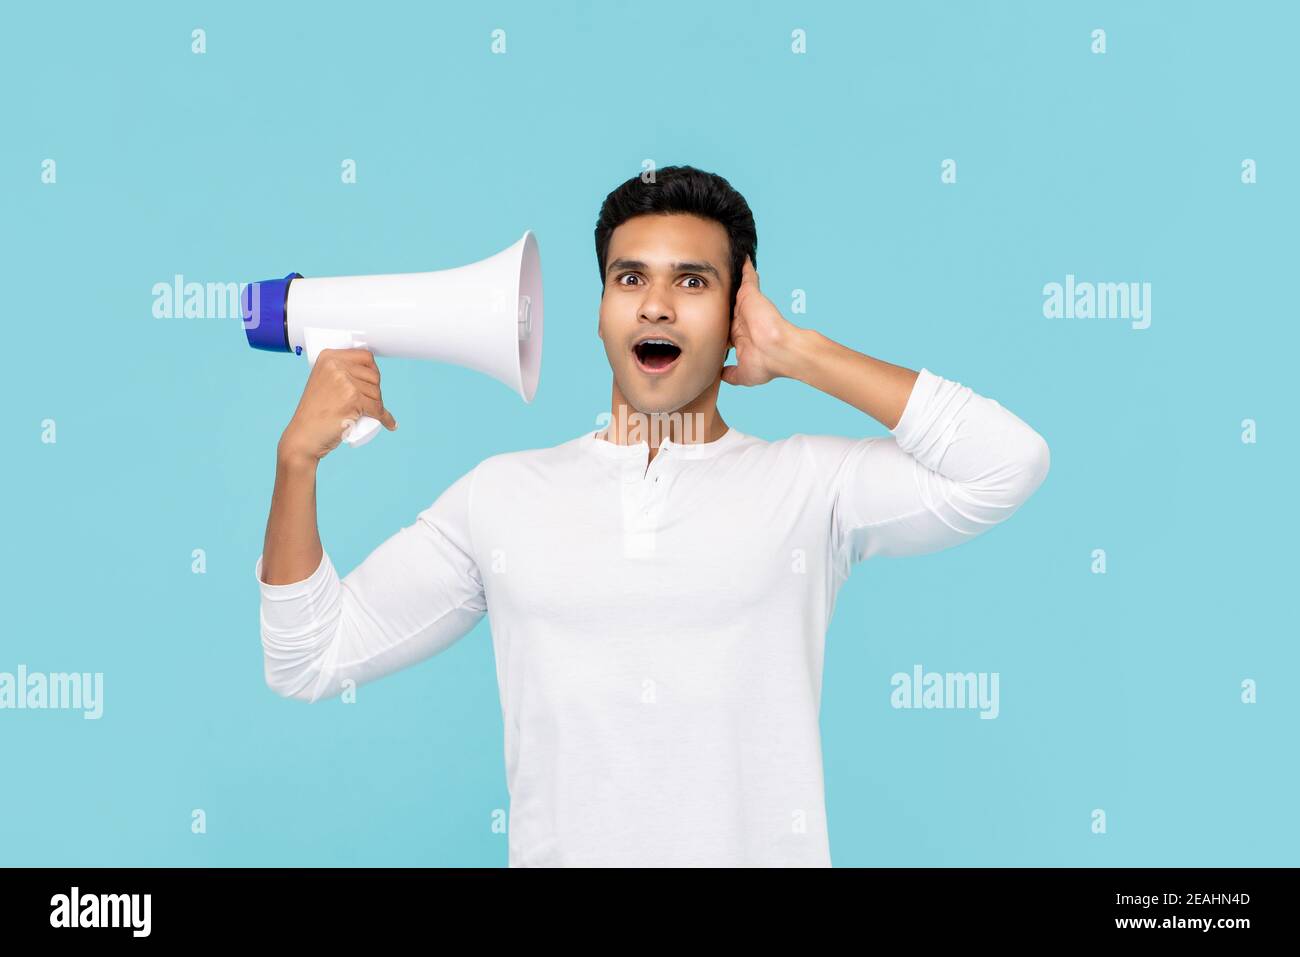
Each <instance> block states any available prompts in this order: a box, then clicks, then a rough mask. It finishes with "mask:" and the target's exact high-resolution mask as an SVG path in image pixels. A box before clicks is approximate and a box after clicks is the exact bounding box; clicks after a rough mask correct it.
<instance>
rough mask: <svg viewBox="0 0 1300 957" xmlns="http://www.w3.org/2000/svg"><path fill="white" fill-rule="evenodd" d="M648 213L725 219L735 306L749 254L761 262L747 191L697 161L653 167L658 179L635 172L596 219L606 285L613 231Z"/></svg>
mask: <svg viewBox="0 0 1300 957" xmlns="http://www.w3.org/2000/svg"><path fill="white" fill-rule="evenodd" d="M647 213H658V214H667V213H691V214H694V215H696V216H702V217H704V218H705V219H712V220H715V221H716V222H718V223H721V224H722V227H723V229H725V230H726V231H727V237H728V239H729V240H730V241H731V309H732V310H733V311H734V310H735V308H736V292H737V291H738V290H739V289H740V277H741V271H742V269H743V268H744V265H745V257H746V256H749V258H750V259H751V260H752V261H753V263H754V268H755V269H757V268H758V231H757V230H756V229H755V228H754V214H753V213H752V212H750V209H749V203H747V202H745V197H744V196H741V195H740V193H738V192H736V190H735V189H733V188H732V186H731V184H730V183H728V182H727V181H726V180H725V179H723V178H722V177H721V176H718V175H717V174H716V173H706V172H705V171H704V170H701V169H696V168H695V167H694V166H664V167H662V168H661V169H657V170H655V171H654V182H652V183H647V182H643V181H642V179H641V176H640V175H637V176H633V177H632V178H631V179H629V180H628V181H627V182H625V183H623V184H622V185H620V186H619V187H618V188H617V189H615V190H614V191H613V192H612V193H610V194H609V195H608V196H606V197H605V202H603V203H601V205H600V215H599V216H598V217H597V219H596V262H597V264H598V265H599V267H600V285H601V288H602V289H603V288H604V286H605V258H606V255H607V254H608V252H609V237H610V236H612V235H613V233H614V230H615V229H616V228H617V227H619V226H621V225H622V224H623V223H625V222H627V221H628V220H629V219H631V218H632V217H634V216H643V215H645V214H647Z"/></svg>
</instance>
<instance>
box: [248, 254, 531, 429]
mask: <svg viewBox="0 0 1300 957" xmlns="http://www.w3.org/2000/svg"><path fill="white" fill-rule="evenodd" d="M243 305H244V331H245V332H246V333H247V335H248V344H249V345H250V346H252V347H253V348H254V349H266V350H269V351H273V352H292V353H295V354H298V355H302V354H303V353H306V355H307V362H308V365H309V366H312V365H315V363H316V357H317V356H318V355H320V352H321V350H322V349H368V350H370V351H371V352H373V353H374V354H375V355H376V356H405V357H406V358H410V359H434V360H437V361H439V362H450V363H453V364H455V365H459V366H465V367H466V368H468V369H473V370H475V371H476V372H482V373H484V374H486V375H490V376H491V377H492V378H494V379H497V380H499V381H501V382H504V383H505V384H506V385H507V386H509V387H510V388H511V389H512V390H514V391H515V392H517V393H519V395H520V396H521V397H522V398H523V400H524V401H525V402H531V401H532V400H533V394H534V393H535V392H536V391H537V380H538V378H539V376H540V374H541V368H542V261H541V255H540V253H539V251H538V248H537V239H536V238H535V237H534V236H533V233H532V230H527V231H525V232H524V235H523V237H522V238H521V239H520V240H519V241H518V242H517V243H515V244H514V245H513V246H511V247H509V248H508V249H503V250H502V251H501V252H499V253H497V254H496V255H495V256H489V257H488V258H487V259H481V260H479V261H478V262H476V263H470V264H469V265H468V266H460V267H459V268H456V269H442V270H438V271H435V272H412V273H394V274H391V275H377V276H336V277H330V278H313V279H304V278H303V277H302V276H300V275H299V274H298V273H290V274H289V275H288V276H286V277H285V278H284V279H268V280H264V281H262V282H256V283H249V284H248V286H247V287H246V288H245V289H244V303H243ZM380 428H381V426H380V423H379V421H378V420H377V419H375V418H372V417H371V416H368V415H366V416H362V417H361V418H360V419H359V420H358V421H357V422H356V423H355V424H353V425H352V426H351V427H350V428H349V429H348V431H347V432H346V433H345V434H344V436H343V440H344V441H345V442H347V443H348V445H351V446H353V447H354V448H355V447H356V446H359V445H363V444H365V443H366V442H368V441H369V440H370V439H371V438H373V437H374V436H375V435H376V434H377V433H378V431H379V429H380Z"/></svg>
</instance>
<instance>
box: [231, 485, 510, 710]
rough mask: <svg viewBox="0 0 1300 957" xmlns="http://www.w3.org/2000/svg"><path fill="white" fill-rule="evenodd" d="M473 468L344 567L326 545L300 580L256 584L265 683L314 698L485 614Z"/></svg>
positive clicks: (413, 656)
mask: <svg viewBox="0 0 1300 957" xmlns="http://www.w3.org/2000/svg"><path fill="white" fill-rule="evenodd" d="M475 471H476V470H474V471H470V472H468V473H466V474H465V475H463V476H461V477H460V478H459V479H457V480H456V482H454V483H453V484H452V485H451V486H449V487H448V488H447V490H446V491H445V492H443V494H442V495H440V496H439V497H438V499H437V500H436V501H435V502H434V503H433V504H432V505H431V506H429V507H428V508H426V509H425V510H424V511H422V512H420V513H419V514H418V515H417V516H416V519H415V521H414V522H413V523H412V524H410V525H407V526H406V527H404V528H402V529H399V530H398V531H397V532H396V533H395V534H394V535H392V536H391V537H390V538H389V539H388V540H387V541H385V542H383V543H382V544H381V545H379V547H377V548H376V549H375V550H374V551H372V552H371V553H370V554H369V555H368V556H367V557H366V559H365V560H364V561H362V562H361V564H360V565H358V566H357V567H356V568H354V569H353V570H352V571H351V572H350V573H349V574H348V575H347V576H346V577H344V578H343V579H341V580H340V579H339V576H338V573H337V572H336V570H335V568H334V565H333V563H332V562H331V561H330V557H329V554H328V552H326V553H323V554H322V555H321V560H320V564H319V565H318V566H317V568H316V570H315V571H314V572H312V574H311V575H310V576H309V577H308V578H306V579H304V580H303V581H300V582H292V583H289V584H283V585H268V584H267V583H266V582H264V581H262V557H263V556H260V555H259V556H258V559H257V564H256V565H255V566H254V575H255V577H256V578H257V582H258V585H259V587H260V588H261V613H260V617H261V627H262V650H263V656H264V661H265V670H266V683H267V685H269V686H270V688H271V689H272V690H273V691H275V692H276V693H277V694H279V695H281V696H283V697H286V698H297V699H299V700H302V701H308V702H315V701H319V700H320V699H322V698H330V697H334V696H336V695H338V694H339V693H340V692H341V691H342V690H343V686H344V682H345V681H346V680H348V679H351V680H352V681H353V682H355V684H356V685H360V684H362V683H364V682H367V681H372V680H374V679H375V678H379V677H382V676H383V675H387V674H390V673H392V672H394V671H397V670H399V669H401V668H405V667H406V666H407V665H410V664H414V663H415V662H418V661H421V660H423V659H425V658H428V657H430V656H432V655H435V654H437V653H438V652H440V651H443V650H445V649H446V648H447V647H448V646H450V645H451V644H452V643H453V642H455V641H456V640H457V639H458V638H460V637H461V636H462V635H464V634H466V633H467V632H468V631H469V630H470V629H471V628H473V627H474V625H475V624H477V623H478V621H479V620H480V619H481V618H482V617H483V615H484V614H485V612H486V611H487V604H486V600H485V597H484V592H483V581H482V578H481V576H480V574H479V569H478V566H477V565H476V563H475V561H474V558H473V548H472V545H471V541H470V521H469V517H470V504H471V500H472V492H473V479H474V472H475Z"/></svg>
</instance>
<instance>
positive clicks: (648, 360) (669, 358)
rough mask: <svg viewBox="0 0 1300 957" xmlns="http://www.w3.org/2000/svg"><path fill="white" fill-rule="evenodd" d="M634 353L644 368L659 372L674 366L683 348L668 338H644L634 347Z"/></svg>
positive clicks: (651, 371)
mask: <svg viewBox="0 0 1300 957" xmlns="http://www.w3.org/2000/svg"><path fill="white" fill-rule="evenodd" d="M632 354H633V355H634V356H636V362H637V365H639V366H640V367H641V368H642V370H644V371H645V372H650V373H655V374H657V373H661V372H667V371H668V370H669V369H670V368H672V366H673V365H674V363H676V362H677V359H678V357H679V356H681V354H682V350H681V347H680V346H678V345H677V344H676V343H673V342H669V341H668V340H667V339H643V340H641V341H640V342H638V343H637V344H636V345H634V346H633V347H632Z"/></svg>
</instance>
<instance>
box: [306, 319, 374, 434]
mask: <svg viewBox="0 0 1300 957" xmlns="http://www.w3.org/2000/svg"><path fill="white" fill-rule="evenodd" d="M302 341H303V345H304V346H305V347H306V348H305V350H304V351H305V352H306V353H307V368H309V369H310V368H312V367H313V366H315V365H316V357H317V356H319V355H320V353H321V350H322V349H364V348H365V347H366V343H365V340H364V338H363V337H362V336H361V334H360V333H355V332H351V331H349V330H347V329H316V328H312V327H307V328H305V329H303V331H302ZM380 427H381V424H380V422H379V420H378V419H376V418H375V417H374V416H370V415H363V416H362V417H361V418H359V419H357V421H356V422H354V423H352V425H351V427H350V428H349V429H348V430H347V432H345V433H343V441H344V442H346V443H347V444H348V445H350V446H351V447H352V448H354V449H355V448H360V447H361V446H363V445H365V444H366V443H367V442H369V441H370V440H371V439H373V438H374V437H375V436H376V435H378V434H379V429H380Z"/></svg>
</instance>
